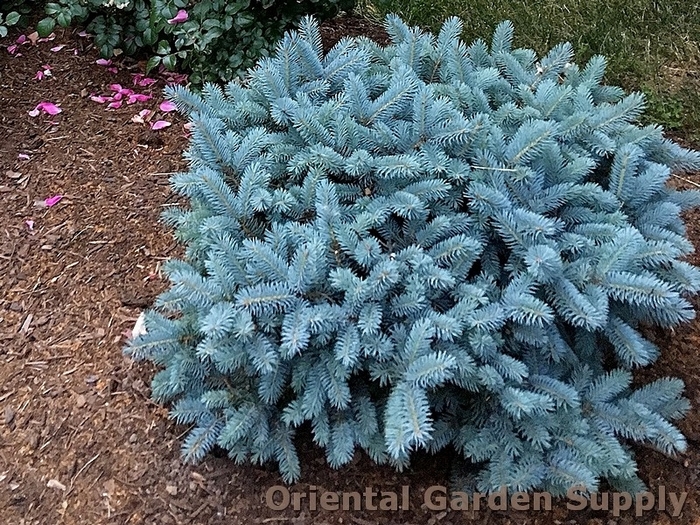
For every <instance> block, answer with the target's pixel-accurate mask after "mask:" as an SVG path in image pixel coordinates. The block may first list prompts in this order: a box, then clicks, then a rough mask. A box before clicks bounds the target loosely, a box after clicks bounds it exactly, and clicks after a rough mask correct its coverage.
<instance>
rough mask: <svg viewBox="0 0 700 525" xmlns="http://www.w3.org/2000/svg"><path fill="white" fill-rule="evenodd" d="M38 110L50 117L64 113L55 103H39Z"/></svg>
mask: <svg viewBox="0 0 700 525" xmlns="http://www.w3.org/2000/svg"><path fill="white" fill-rule="evenodd" d="M36 109H40V110H42V111H44V112H45V113H48V114H49V115H58V114H59V113H60V112H61V111H63V110H62V109H61V108H59V107H58V106H57V105H56V104H54V103H53V102H39V104H38V105H37V107H36Z"/></svg>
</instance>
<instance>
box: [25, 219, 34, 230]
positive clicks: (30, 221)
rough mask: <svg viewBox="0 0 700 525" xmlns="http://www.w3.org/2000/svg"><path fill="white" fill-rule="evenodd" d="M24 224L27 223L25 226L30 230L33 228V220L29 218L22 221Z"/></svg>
mask: <svg viewBox="0 0 700 525" xmlns="http://www.w3.org/2000/svg"><path fill="white" fill-rule="evenodd" d="M24 224H26V225H27V228H28V229H29V231H32V230H33V229H34V221H33V220H31V219H29V220H26V221H24Z"/></svg>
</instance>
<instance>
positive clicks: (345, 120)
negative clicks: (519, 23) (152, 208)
mask: <svg viewBox="0 0 700 525" xmlns="http://www.w3.org/2000/svg"><path fill="white" fill-rule="evenodd" d="M386 26H387V30H388V32H389V34H390V36H391V41H392V43H391V45H389V46H387V47H380V46H379V45H377V44H375V43H373V42H372V41H370V40H368V39H364V38H355V39H344V40H342V41H341V42H339V43H338V44H337V45H336V46H335V47H334V48H333V49H332V50H330V51H329V52H328V54H326V55H325V56H324V55H323V52H322V47H321V38H320V34H319V29H318V26H317V24H316V23H315V21H314V20H312V19H310V18H307V19H305V20H304V21H303V23H302V24H301V26H300V30H299V31H298V32H289V33H287V34H286V36H285V37H284V39H283V40H282V41H281V42H280V43H279V45H278V47H277V49H276V52H275V53H274V55H273V56H272V57H271V58H266V59H263V60H261V61H260V62H259V63H258V65H257V66H256V67H255V68H254V69H252V70H251V71H250V72H249V74H248V76H247V78H245V80H244V81H243V82H232V83H229V84H228V85H227V86H226V88H225V90H222V89H220V88H219V87H216V86H214V85H207V86H206V87H205V89H204V91H203V92H202V94H201V95H197V94H194V93H192V92H190V91H188V90H186V89H184V88H179V87H176V88H172V89H171V91H170V96H171V98H172V99H173V100H175V101H176V103H177V105H178V107H179V109H180V110H181V111H183V112H184V113H186V114H187V115H188V116H189V118H190V120H191V122H192V123H193V124H194V131H193V136H192V140H191V144H190V148H189V150H188V151H187V153H186V155H187V158H188V159H189V162H190V170H189V172H187V173H180V174H177V175H175V176H174V177H173V178H172V185H173V187H174V189H175V190H176V191H177V192H178V193H180V194H182V195H184V196H187V197H188V198H189V200H190V203H191V207H189V208H188V209H180V208H178V209H175V210H171V211H170V212H169V213H167V214H166V218H167V220H168V221H169V223H170V224H172V225H174V226H175V227H176V231H177V236H178V238H179V239H180V240H181V241H182V242H183V243H185V244H186V246H187V252H186V256H185V259H184V260H172V261H170V262H169V264H168V266H167V272H168V275H169V278H170V280H171V281H172V287H171V288H170V289H169V290H168V291H166V292H165V293H163V294H162V295H161V296H160V297H159V298H158V300H157V302H156V304H155V305H154V307H153V309H151V310H149V311H148V312H147V315H146V323H145V326H146V330H147V333H146V334H143V335H140V336H138V337H136V338H135V339H134V340H132V341H131V342H130V344H129V346H128V348H127V353H128V354H129V355H131V356H133V357H135V358H137V359H149V360H151V361H154V362H155V363H157V364H159V365H161V366H162V368H163V369H162V371H161V372H159V373H158V374H157V375H156V376H155V377H154V379H153V384H152V391H153V396H154V398H155V399H157V400H159V401H162V402H164V401H170V402H172V403H173V408H172V417H173V418H174V419H175V420H176V421H177V422H179V423H183V424H190V425H193V430H192V431H191V432H190V433H189V435H188V437H187V438H186V440H185V442H184V445H183V453H184V455H185V457H186V458H187V459H189V460H193V461H196V460H200V459H201V458H202V457H203V456H204V455H205V454H206V453H207V452H208V451H209V450H210V449H211V448H212V447H214V446H215V445H219V446H220V447H223V448H224V449H226V450H227V451H228V453H229V455H230V457H231V458H233V459H235V460H236V461H239V462H243V461H253V462H258V463H262V462H266V461H269V460H274V461H277V462H278V464H279V468H280V471H281V473H282V476H283V478H284V479H285V480H286V481H287V482H292V481H294V480H297V479H298V478H299V476H300V472H301V465H300V463H299V459H298V456H297V453H296V450H295V444H294V437H295V429H297V428H298V427H299V426H300V425H302V424H304V423H306V422H309V423H310V429H311V431H312V434H313V439H314V440H315V442H316V443H317V444H318V445H320V446H321V447H323V448H324V449H325V452H326V455H327V459H328V462H329V463H330V465H332V466H333V467H340V466H341V465H343V464H345V463H347V462H348V461H350V459H351V458H352V457H353V454H354V453H355V450H356V449H357V448H358V447H359V448H360V449H363V450H365V451H366V453H367V454H368V455H369V456H370V457H371V458H372V459H373V460H374V461H376V462H377V463H389V464H391V465H394V466H395V467H397V468H399V469H401V468H405V467H406V466H408V464H409V461H410V456H411V452H412V451H414V450H417V449H425V450H428V451H431V452H433V451H437V450H440V449H442V448H444V447H448V446H451V447H454V449H455V450H456V451H458V453H459V454H460V455H461V456H462V457H463V458H465V459H466V460H468V461H470V462H472V463H475V464H478V465H480V467H481V470H480V474H479V476H478V480H477V485H478V489H479V490H484V491H487V490H494V489H498V488H500V487H502V486H508V487H509V488H510V489H511V490H521V491H527V490H535V489H539V490H549V491H552V492H554V493H557V494H562V493H564V492H565V491H566V490H567V489H568V488H570V487H572V486H573V485H576V484H583V485H585V487H586V488H587V489H589V490H595V489H596V488H597V487H598V484H599V482H600V481H601V480H602V479H607V480H608V481H609V482H610V483H612V485H613V486H614V487H616V488H618V489H624V490H632V491H638V490H641V489H642V488H643V483H642V482H641V481H640V479H639V478H638V476H637V475H636V465H635V462H634V459H633V456H632V451H631V449H630V445H631V443H632V442H645V443H646V444H647V445H651V446H653V447H655V448H656V449H658V450H660V451H662V452H664V453H666V454H673V453H675V452H677V451H682V450H684V448H685V441H684V438H683V436H682V435H681V433H680V432H679V431H678V429H677V428H676V427H675V426H673V424H672V423H671V421H672V420H674V419H677V418H679V417H681V416H682V415H683V413H684V412H686V411H687V410H688V408H689V404H688V402H687V400H686V399H684V398H683V397H681V391H682V388H683V384H682V382H681V381H680V380H678V379H660V380H657V381H655V382H653V383H651V384H648V385H646V386H643V387H641V388H638V389H633V388H632V387H631V379H632V375H631V370H632V369H634V368H635V367H641V366H645V365H649V364H650V363H653V362H654V360H655V359H656V358H657V356H658V354H659V349H658V348H657V347H656V346H654V344H652V343H651V342H650V341H648V340H647V339H646V338H645V337H644V335H643V334H642V332H641V331H640V327H642V326H643V325H656V326H661V327H672V326H675V325H677V324H679V323H681V322H684V321H687V320H689V319H691V318H692V317H693V315H694V311H693V308H692V306H691V304H690V303H689V301H688V299H687V297H688V295H689V294H692V293H695V292H697V291H698V289H699V288H700V272H699V271H698V270H697V269H696V268H695V267H693V266H691V265H689V264H688V263H687V262H684V261H683V260H682V258H683V256H685V255H687V254H689V253H690V252H691V251H692V249H693V247H692V245H691V244H690V242H689V241H688V240H687V238H686V235H685V230H684V225H683V223H682V221H681V218H680V214H681V212H682V211H683V210H686V209H688V208H690V207H693V206H696V205H697V204H698V203H699V202H700V199H698V193H695V192H690V191H676V190H674V189H672V188H671V187H669V186H668V185H667V181H668V179H669V177H670V176H671V173H672V172H674V171H676V172H680V171H684V170H686V171H687V170H690V169H698V168H699V167H700V154H698V153H696V152H692V151H689V150H685V149H683V148H681V147H680V146H678V145H677V144H675V143H674V142H672V141H670V140H668V139H666V138H664V137H663V134H662V130H661V129H660V128H659V127H657V126H645V127H641V126H640V125H638V124H636V120H637V118H638V117H639V115H640V114H641V112H642V110H643V103H644V102H643V98H642V96H641V95H640V94H630V95H625V93H624V92H623V91H622V90H621V89H619V88H617V87H610V86H605V85H602V84H601V79H602V78H603V73H604V68H605V60H604V59H603V58H601V57H595V58H593V59H592V60H591V61H590V62H589V63H588V64H587V65H586V67H584V68H579V67H578V66H576V65H575V64H574V63H572V48H571V46H570V45H569V44H562V45H558V46H556V47H555V48H554V49H552V51H551V52H549V53H548V54H547V55H546V56H545V57H543V58H538V57H537V56H536V55H535V53H534V52H533V51H531V50H528V49H512V47H511V40H512V33H513V28H512V25H511V24H510V23H508V22H504V23H502V24H501V25H499V26H498V28H497V30H496V32H495V35H494V37H493V40H492V42H491V45H490V46H487V44H485V43H484V42H483V41H476V42H474V43H473V44H471V45H466V44H464V43H463V42H461V41H460V39H459V35H460V33H461V28H462V26H461V23H460V21H459V20H457V19H449V20H447V21H446V22H445V24H444V26H443V28H442V30H441V32H440V34H439V35H437V36H433V35H431V34H427V33H423V32H421V31H420V30H419V29H417V28H409V27H407V26H406V25H405V24H404V23H403V22H402V21H401V20H400V19H398V18H397V17H394V16H390V17H388V18H387V22H386Z"/></svg>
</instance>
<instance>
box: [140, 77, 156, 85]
mask: <svg viewBox="0 0 700 525" xmlns="http://www.w3.org/2000/svg"><path fill="white" fill-rule="evenodd" d="M156 82H158V81H157V80H156V79H154V78H148V77H147V78H144V79H141V80H139V86H141V87H147V86H150V85H151V84H155V83H156Z"/></svg>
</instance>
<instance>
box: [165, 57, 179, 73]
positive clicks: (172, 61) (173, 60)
mask: <svg viewBox="0 0 700 525" xmlns="http://www.w3.org/2000/svg"><path fill="white" fill-rule="evenodd" d="M176 64H177V57H176V56H175V55H167V56H164V57H163V65H164V66H165V67H166V68H167V69H169V70H170V71H172V70H173V69H175V65H176Z"/></svg>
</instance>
